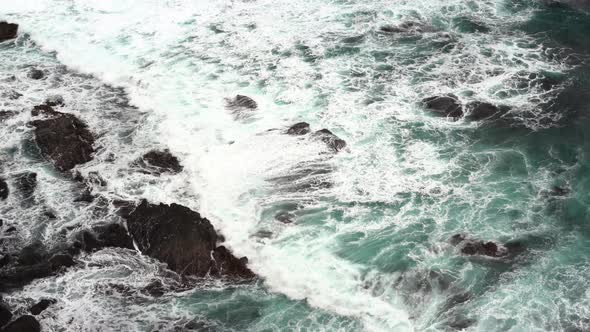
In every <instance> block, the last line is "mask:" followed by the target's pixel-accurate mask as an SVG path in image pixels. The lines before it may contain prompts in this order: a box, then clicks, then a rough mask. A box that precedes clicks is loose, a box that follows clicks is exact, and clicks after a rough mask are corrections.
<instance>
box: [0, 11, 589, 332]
mask: <svg viewBox="0 0 590 332" xmlns="http://www.w3.org/2000/svg"><path fill="white" fill-rule="evenodd" d="M0 2H1V1H0ZM0 19H7V20H10V21H14V22H17V23H19V24H20V36H19V38H18V40H17V41H16V43H13V42H7V43H3V44H0V53H1V56H2V59H3V61H1V62H0V75H2V82H1V83H0V89H2V91H8V90H11V89H14V90H16V91H18V92H20V93H22V94H23V97H22V98H20V99H18V100H16V101H11V100H7V99H5V100H3V102H2V104H1V106H0V108H2V109H7V110H8V109H10V110H16V111H21V110H22V112H20V113H19V114H18V115H17V116H15V117H13V118H11V119H9V120H7V121H5V122H2V123H1V124H0V125H1V126H2V128H3V130H2V132H1V133H0V135H2V140H1V143H0V149H1V154H0V156H1V158H2V166H1V167H2V169H1V171H2V172H4V173H5V174H9V175H11V174H16V173H18V172H21V171H23V170H26V169H29V170H35V171H37V172H38V173H39V183H40V188H39V191H38V193H37V194H36V199H37V200H38V202H37V203H38V204H37V205H36V206H48V207H50V208H52V209H54V210H57V211H59V212H60V213H59V218H58V219H57V220H56V221H52V222H47V221H43V220H38V214H39V211H38V208H24V207H21V206H20V205H19V204H20V203H19V202H18V201H17V198H16V197H15V196H12V197H11V201H9V202H8V204H7V206H5V207H2V208H1V209H0V213H2V214H3V215H2V217H3V219H5V220H8V221H9V222H11V223H14V224H18V225H22V228H23V229H26V230H30V234H28V233H26V236H28V237H31V238H44V239H46V240H50V239H52V238H55V237H56V236H58V234H59V230H60V229H61V228H63V227H66V226H76V227H79V226H80V225H88V224H91V223H94V222H98V221H101V220H106V219H109V218H113V216H112V214H111V212H110V211H108V208H107V210H106V211H105V210H104V209H100V207H97V206H91V207H86V206H76V205H72V203H69V202H71V201H72V197H69V196H68V195H70V194H68V192H67V191H64V190H63V188H65V187H67V186H71V184H69V182H68V181H67V180H66V179H63V178H61V177H60V176H59V175H57V174H54V173H53V172H52V171H51V169H50V167H49V166H48V164H46V163H43V162H42V161H41V160H40V159H39V157H38V156H37V155H35V152H34V149H31V148H28V146H30V144H29V145H27V140H28V141H30V136H31V134H30V128H28V127H27V126H26V122H27V121H28V116H29V115H28V114H29V112H27V111H26V110H28V109H30V108H31V107H32V106H33V105H35V104H38V103H39V102H41V101H43V100H44V99H45V98H46V97H47V95H52V94H59V95H62V96H63V97H64V99H65V100H66V104H67V106H66V107H67V109H66V111H70V112H73V113H75V114H77V115H79V116H80V117H81V118H82V119H84V120H85V121H86V122H88V124H89V127H90V128H92V129H93V130H94V131H95V133H97V134H98V135H97V136H100V139H99V141H98V143H97V144H98V145H99V146H100V149H99V152H98V154H97V156H96V158H95V160H93V161H92V162H90V163H89V164H86V165H83V166H81V167H80V171H81V172H82V173H83V174H88V173H89V172H92V171H98V172H99V173H100V174H101V176H103V177H104V178H106V179H108V184H107V185H106V186H103V187H100V186H97V187H96V188H94V189H95V190H96V191H99V192H101V193H103V194H104V195H105V196H107V197H109V198H112V199H114V198H132V199H133V198H140V197H145V198H148V199H150V200H152V201H162V202H167V203H169V202H178V203H181V204H185V205H187V206H189V207H191V208H194V209H195V210H198V211H200V212H201V213H202V214H203V215H205V216H207V218H209V219H210V220H211V221H212V223H213V224H214V225H215V226H216V227H217V228H218V229H219V230H220V232H221V233H222V234H223V235H224V236H225V238H226V241H227V243H226V244H227V245H228V246H229V247H230V248H231V249H232V250H233V251H234V252H235V253H236V254H237V255H239V256H241V255H245V256H248V258H249V261H250V267H251V268H252V269H253V270H254V271H255V272H256V273H257V274H259V275H260V276H261V277H262V278H263V280H262V281H261V282H260V283H258V284H256V285H228V284H222V283H215V282H211V284H207V285H203V286H202V288H201V287H199V288H198V289H194V290H189V291H186V292H184V293H180V294H174V295H167V296H165V297H163V298H158V299H153V298H150V297H146V296H142V295H141V294H132V295H129V294H119V293H117V292H116V293H115V294H112V292H103V291H101V285H108V284H110V283H116V284H125V285H128V286H141V285H145V284H147V283H148V282H149V281H151V280H152V279H154V278H163V277H164V276H165V275H166V272H165V270H164V268H163V267H162V266H160V265H158V264H157V262H154V261H151V260H149V259H147V258H145V257H142V256H138V254H137V253H135V252H129V251H123V250H113V249H108V250H103V251H101V252H98V253H95V254H93V255H89V256H87V257H83V259H84V261H86V262H87V263H88V266H89V267H87V268H85V269H74V270H70V271H69V272H68V273H66V274H65V275H63V276H60V277H56V278H49V279H45V280H41V281H37V282H35V283H33V284H32V285H30V286H27V287H26V288H25V289H24V290H23V291H20V292H17V293H15V294H12V295H13V296H12V297H9V301H13V302H14V304H15V305H24V304H22V303H21V302H22V300H19V299H21V298H23V297H24V298H26V297H30V298H38V297H40V296H53V297H56V298H59V299H61V300H60V302H59V304H58V305H56V306H55V307H51V308H50V309H48V310H47V312H44V313H43V316H42V317H41V321H42V324H43V326H44V327H45V328H46V329H47V330H50V331H62V330H64V331H67V330H83V331H99V330H141V331H156V330H164V331H165V330H173V329H175V328H179V327H178V326H180V325H182V324H185V323H187V322H189V321H193V323H195V322H196V323H195V324H197V325H196V326H198V328H199V329H209V330H223V331H225V330H236V331H242V330H253V331H263V330H277V331H278V330H281V331H282V330H296V331H315V330H327V331H334V330H343V331H355V330H371V331H392V330H394V331H404V330H428V331H438V330H441V331H445V330H454V329H460V328H461V327H465V328H467V329H468V330H473V331H537V330H567V331H578V330H580V331H582V330H585V329H588V328H590V325H589V324H590V321H588V319H587V317H588V314H589V308H590V306H589V304H590V303H589V296H588V294H587V292H586V289H587V288H588V284H589V281H588V280H590V279H589V277H590V268H589V267H590V261H589V260H588V258H587V256H588V255H587V252H588V249H589V247H590V232H589V229H588V223H589V222H590V219H589V215H588V203H589V200H590V197H589V194H588V193H589V192H590V178H589V176H588V174H589V173H588V168H589V166H590V163H589V157H588V153H589V152H590V145H589V143H588V142H590V141H589V140H588V137H587V134H586V131H587V129H586V128H587V127H588V125H589V124H590V118H589V117H588V115H587V114H588V112H587V106H586V105H585V104H586V103H585V101H586V100H588V99H587V98H586V97H587V94H588V91H590V90H589V89H588V88H589V83H590V82H589V81H588V77H589V73H590V70H589V67H588V62H587V55H586V54H587V52H588V50H589V49H590V39H589V38H588V37H587V36H589V35H590V34H589V32H590V17H589V16H588V14H586V13H584V12H581V11H575V10H572V9H569V8H567V7H564V6H546V5H545V4H543V3H540V2H535V1H527V0H520V1H507V0H502V1H500V0H498V1H492V0H488V1H478V2H474V1H464V0H453V1H442V0H436V1H361V0H357V1H344V0H341V1H320V0H297V1H283V0H279V1H276V0H275V1H271V0H258V1H208V2H191V1H182V0H176V1H166V2H161V1H152V0H149V1H138V0H125V1H98V0H97V1H77V0H74V1H57V0H43V1H34V3H33V2H32V1H20V2H18V3H15V2H10V3H8V1H6V3H2V5H1V6H0ZM410 21H411V22H415V23H416V24H415V27H416V28H412V29H410V30H409V31H407V32H403V33H388V32H386V31H383V30H381V27H383V26H386V25H399V24H402V23H404V22H410ZM62 64H63V65H65V66H67V68H66V67H63V66H62ZM29 66H37V67H40V68H43V69H45V70H46V71H47V72H48V73H50V74H49V76H48V78H46V79H45V80H43V81H32V80H30V79H28V78H27V77H26V72H27V68H28V67H29ZM11 75H15V80H12V79H10V76H11ZM105 84H109V85H105ZM115 87H116V88H115ZM2 91H0V93H1V92H2ZM445 93H453V94H455V95H457V96H458V97H459V99H460V100H461V101H462V102H464V103H467V102H469V101H474V100H477V101H487V102H492V103H495V104H499V105H507V106H510V107H511V111H510V112H509V113H508V114H506V115H505V116H504V117H503V118H502V119H500V120H498V121H481V122H474V121H468V120H465V119H461V120H459V121H456V122H455V121H449V120H447V119H445V118H439V117H433V116H432V115H431V114H429V113H428V112H426V111H425V110H424V109H423V108H422V106H421V105H420V102H419V101H420V100H422V99H423V98H425V97H429V96H432V95H440V94H445ZM236 94H244V95H248V96H250V97H252V98H253V99H254V100H256V102H257V103H258V105H259V109H258V110H257V111H256V112H255V113H254V114H253V115H252V116H250V117H247V118H240V119H236V118H235V117H234V116H233V115H232V114H231V113H230V112H228V111H227V110H226V109H225V108H224V103H225V101H224V99H225V98H228V97H232V96H234V95H236ZM299 121H307V122H309V123H310V124H311V126H312V130H319V129H322V128H328V129H330V130H331V131H332V132H334V133H335V134H337V135H338V136H339V137H341V138H343V139H345V140H346V141H347V144H348V145H347V148H346V149H345V151H342V152H340V153H338V154H337V155H333V154H332V153H330V151H328V149H327V148H326V147H325V146H324V145H322V144H321V143H319V142H315V141H313V140H309V139H307V138H301V137H292V136H287V135H284V134H283V133H282V132H283V131H284V129H285V128H287V126H289V125H291V124H294V123H296V122H299ZM269 129H278V130H271V131H269ZM23 138H24V139H23ZM153 147H168V148H170V149H171V150H172V151H173V152H174V153H175V154H177V155H179V157H180V158H181V160H182V163H183V165H184V166H185V171H184V172H183V173H181V174H180V175H175V176H164V177H161V178H153V177H150V176H148V175H144V174H137V173H134V172H132V171H131V170H129V166H128V165H129V163H130V162H131V161H132V160H134V159H135V158H137V157H138V156H139V155H141V154H142V153H143V152H145V151H146V150H148V149H151V148H153ZM556 187H558V188H561V189H563V190H564V193H565V194H560V193H559V190H557V191H556V189H555V188H556ZM70 196H71V195H70ZM285 211H287V212H290V213H292V215H293V223H291V224H282V223H280V222H278V221H276V220H275V215H276V214H277V213H280V212H285ZM457 233H466V234H470V235H471V236H473V237H474V238H478V239H482V240H486V241H487V240H493V241H497V242H499V243H506V242H510V241H512V243H516V242H518V243H519V244H520V248H522V249H521V250H522V252H520V253H519V254H518V255H516V256H515V257H512V258H510V259H493V258H481V257H468V256H462V255H460V253H459V252H458V250H457V249H456V248H455V247H453V246H451V245H450V244H449V239H450V237H451V236H452V235H454V234H457ZM163 280H164V282H169V281H168V280H167V279H165V278H163ZM105 287H106V286H105ZM107 288H108V287H107ZM117 294H118V295H117ZM19 301H20V302H19Z"/></svg>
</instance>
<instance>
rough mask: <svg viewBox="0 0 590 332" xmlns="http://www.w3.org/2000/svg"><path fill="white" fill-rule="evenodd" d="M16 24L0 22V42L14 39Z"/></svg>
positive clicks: (16, 29)
mask: <svg viewBox="0 0 590 332" xmlns="http://www.w3.org/2000/svg"><path fill="white" fill-rule="evenodd" d="M17 32H18V24H14V23H7V22H0V42H3V41H6V40H10V39H14V38H16V33H17Z"/></svg>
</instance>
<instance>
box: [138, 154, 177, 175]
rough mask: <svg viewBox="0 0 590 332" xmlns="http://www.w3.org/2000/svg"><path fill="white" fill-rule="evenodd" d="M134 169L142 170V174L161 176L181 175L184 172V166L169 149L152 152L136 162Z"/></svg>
mask: <svg viewBox="0 0 590 332" xmlns="http://www.w3.org/2000/svg"><path fill="white" fill-rule="evenodd" d="M132 166H133V167H137V168H139V169H140V172H143V173H147V174H153V175H160V174H162V173H165V172H168V173H173V174H175V173H180V172H182V170H183V167H182V165H180V162H179V161H178V158H176V157H175V156H174V155H172V153H170V151H169V150H168V149H166V150H164V151H158V150H152V151H150V152H148V153H146V154H144V155H143V156H142V157H141V158H140V159H138V160H136V161H135V162H134V163H133V164H132Z"/></svg>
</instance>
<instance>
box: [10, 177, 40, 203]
mask: <svg viewBox="0 0 590 332" xmlns="http://www.w3.org/2000/svg"><path fill="white" fill-rule="evenodd" d="M14 182H15V187H16V188H17V189H18V191H19V192H20V193H21V195H22V196H23V198H24V199H28V198H31V197H32V196H33V194H34V193H35V189H36V188H37V173H34V172H24V173H20V174H18V175H16V178H15V180H14Z"/></svg>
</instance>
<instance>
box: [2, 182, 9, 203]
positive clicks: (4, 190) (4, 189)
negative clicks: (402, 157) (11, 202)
mask: <svg viewBox="0 0 590 332" xmlns="http://www.w3.org/2000/svg"><path fill="white" fill-rule="evenodd" d="M9 193H10V191H9V190H8V183H6V180H4V179H3V178H0V199H2V200H4V199H7V198H8V194H9Z"/></svg>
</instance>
